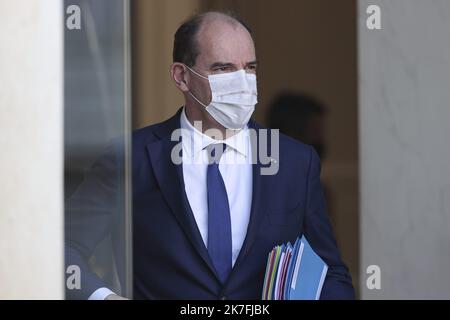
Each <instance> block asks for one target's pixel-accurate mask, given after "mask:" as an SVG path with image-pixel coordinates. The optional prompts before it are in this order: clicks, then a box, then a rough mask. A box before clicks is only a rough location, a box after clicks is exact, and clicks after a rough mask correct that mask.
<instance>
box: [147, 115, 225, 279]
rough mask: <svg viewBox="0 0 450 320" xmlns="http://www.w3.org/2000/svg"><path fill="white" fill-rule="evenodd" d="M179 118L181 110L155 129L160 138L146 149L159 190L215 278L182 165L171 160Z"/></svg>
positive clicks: (176, 142)
mask: <svg viewBox="0 0 450 320" xmlns="http://www.w3.org/2000/svg"><path fill="white" fill-rule="evenodd" d="M179 119H180V111H179V112H177V114H176V115H175V116H174V117H172V118H171V119H169V120H168V121H166V122H165V123H164V124H165V125H163V126H161V127H160V128H159V129H158V130H156V131H155V134H156V135H157V136H158V137H160V139H159V140H157V141H156V142H153V143H150V144H148V145H147V152H148V155H149V157H150V161H151V164H152V167H153V170H154V174H155V177H156V180H157V181H158V184H159V187H160V189H161V193H162V194H163V197H164V199H165V200H166V203H167V204H168V206H169V207H170V209H171V212H172V213H173V214H174V216H175V218H176V220H177V221H178V223H179V225H180V227H181V228H182V229H183V231H184V232H185V234H186V236H187V238H188V239H189V240H190V241H191V243H192V245H193V246H194V248H195V249H196V250H197V252H198V253H199V255H200V256H201V258H202V259H203V260H204V261H205V263H206V264H207V265H208V266H209V268H210V269H211V271H212V272H213V273H214V274H215V275H216V277H217V274H216V272H215V269H214V267H213V264H212V261H211V258H210V257H209V254H208V251H207V249H206V247H205V245H204V243H203V239H202V237H201V234H200V231H199V230H198V226H197V223H196V222H195V218H194V215H193V213H192V210H191V209H190V206H189V201H188V200H187V197H186V194H185V189H184V181H183V168H182V164H175V163H173V161H172V159H171V153H172V150H173V148H174V147H175V146H176V144H178V143H181V141H180V142H179V141H171V134H172V132H173V130H175V129H178V128H180V122H179Z"/></svg>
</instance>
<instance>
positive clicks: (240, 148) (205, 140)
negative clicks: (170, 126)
mask: <svg viewBox="0 0 450 320" xmlns="http://www.w3.org/2000/svg"><path fill="white" fill-rule="evenodd" d="M185 109H186V107H183V110H182V112H181V115H180V126H181V129H182V133H181V134H182V143H183V151H186V152H187V153H188V155H189V156H191V157H192V156H194V157H195V156H198V154H199V153H200V152H201V151H202V150H203V149H204V148H206V147H207V146H209V145H210V144H215V143H224V144H226V145H227V146H228V147H231V149H233V150H235V151H237V152H239V153H240V154H242V155H243V156H244V157H247V156H248V154H249V148H250V140H249V132H248V126H247V125H246V126H245V127H244V128H242V129H241V130H239V132H238V133H236V134H234V135H233V136H231V137H229V138H228V139H225V140H215V139H213V138H211V137H210V136H208V135H206V134H204V133H203V132H201V131H200V130H198V129H197V128H195V127H194V126H193V125H192V124H191V122H190V121H189V120H188V118H187V116H186V112H185Z"/></svg>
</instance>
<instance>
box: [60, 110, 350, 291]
mask: <svg viewBox="0 0 450 320" xmlns="http://www.w3.org/2000/svg"><path fill="white" fill-rule="evenodd" d="M180 112H181V109H180V110H179V111H178V112H177V113H176V115H174V116H173V117H172V118H170V119H168V120H166V121H164V122H162V123H159V124H155V125H151V126H148V127H145V128H143V129H139V130H136V131H135V132H134V133H133V140H132V163H133V165H132V167H133V170H132V182H133V269H134V270H133V271H134V272H133V277H134V279H133V284H134V298H135V299H225V298H226V299H260V298H261V293H262V286H263V280H264V273H265V267H266V262H267V256H268V253H269V252H270V251H271V250H272V248H273V247H274V246H275V245H278V244H282V243H286V242H288V241H291V243H293V242H294V241H295V239H296V238H297V237H298V236H299V235H302V234H304V235H305V236H306V237H307V239H308V241H309V243H310V244H311V246H312V247H313V249H314V250H315V251H316V253H317V254H319V255H320V256H321V257H322V258H323V260H324V261H325V262H326V263H327V264H328V266H329V269H328V273H327V276H326V279H325V282H324V286H323V289H322V294H321V299H353V298H354V290H353V286H352V282H351V278H350V275H349V272H348V269H347V267H346V266H345V265H344V263H343V262H342V260H341V258H340V255H339V252H338V248H337V246H336V241H335V238H334V236H333V232H332V230H331V226H330V223H329V219H328V216H327V212H326V205H325V202H324V197H323V193H322V188H321V184H320V162H319V158H318V156H317V155H316V153H315V151H314V150H313V148H312V147H310V146H307V145H305V144H302V143H300V142H298V141H296V140H294V139H291V138H289V137H287V136H285V135H282V134H280V143H279V159H278V164H279V170H278V173H277V174H275V175H261V174H260V169H261V167H263V166H264V165H263V164H262V163H261V162H260V161H258V163H256V164H254V165H253V196H252V206H251V213H250V221H249V225H248V229H247V235H246V238H245V241H244V243H243V246H242V248H241V251H240V254H239V256H238V258H237V260H236V263H235V265H234V267H233V270H232V272H231V274H230V276H229V278H228V280H227V282H226V283H225V284H221V282H220V280H219V278H218V277H217V274H216V272H215V270H214V267H213V264H212V262H211V259H210V257H209V255H208V251H207V248H206V247H205V245H204V243H203V240H202V237H201V235H200V232H199V230H198V228H197V225H196V222H195V219H194V216H193V213H192V211H191V209H190V206H189V203H188V201H187V197H186V194H185V191H184V183H183V175H182V165H176V164H174V163H173V162H172V161H171V150H172V148H173V146H174V145H175V144H176V143H178V142H177V141H171V134H172V132H173V130H175V129H177V128H179V127H180ZM249 127H250V128H253V129H256V130H258V129H261V127H260V126H259V125H258V124H256V123H255V122H254V121H252V120H251V121H250V122H249ZM118 150H120V147H119V148H117V147H115V148H112V149H111V152H110V153H107V154H106V155H105V156H103V157H101V158H100V159H99V160H98V161H97V162H96V164H95V165H94V166H93V168H92V170H91V172H90V173H89V174H88V175H87V178H86V179H85V181H84V182H83V184H82V185H81V186H80V187H79V188H78V190H77V191H76V193H75V194H74V196H73V197H72V199H71V200H70V204H69V206H68V208H67V210H68V213H67V214H66V220H67V221H66V226H67V228H66V264H67V265H70V264H77V265H79V266H80V267H81V269H82V275H83V277H82V281H81V284H82V287H81V290H68V291H67V297H68V298H79V299H86V298H87V297H88V296H89V295H90V294H91V293H92V292H93V291H95V290H96V289H97V288H99V287H102V286H105V284H104V283H103V282H102V280H100V279H99V278H98V277H97V276H96V275H95V274H94V273H92V272H90V271H89V269H88V267H87V264H86V261H87V259H88V258H89V256H90V255H91V254H92V251H93V250H94V249H95V247H96V245H97V244H98V242H99V241H100V240H101V239H102V238H104V237H105V236H106V235H107V234H108V233H110V234H112V240H113V242H114V241H119V240H118V239H119V238H120V237H121V236H123V235H122V234H120V231H118V230H115V229H114V228H112V227H111V226H112V225H114V223H111V219H116V220H117V219H118V218H117V217H116V218H115V216H116V214H114V203H112V202H113V201H111V199H114V193H116V192H118V190H120V188H121V184H123V181H122V182H121V181H118V180H117V179H114V178H112V177H114V176H117V175H116V173H117V170H118V169H117V168H118V167H120V160H118V159H120V157H118V156H117V153H118V152H119V153H120V151H118ZM93 195H95V197H94V196H93ZM115 222H116V223H117V222H118V223H119V224H120V221H115ZM117 248H121V246H120V244H118V245H117ZM119 250H121V249H119ZM122 253H123V252H122ZM117 254H119V255H120V254H121V253H120V252H119V253H117ZM117 263H118V264H117V268H118V269H119V274H120V270H121V269H122V268H123V265H122V264H121V262H120V261H118V262H117Z"/></svg>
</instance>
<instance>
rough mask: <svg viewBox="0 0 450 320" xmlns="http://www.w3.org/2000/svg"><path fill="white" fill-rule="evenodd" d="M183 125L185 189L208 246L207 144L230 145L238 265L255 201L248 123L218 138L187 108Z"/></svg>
mask: <svg viewBox="0 0 450 320" xmlns="http://www.w3.org/2000/svg"><path fill="white" fill-rule="evenodd" d="M180 125H181V129H182V131H181V137H182V148H183V149H182V150H183V152H182V160H183V164H182V165H183V179H184V187H185V192H186V196H187V198H188V201H189V205H190V206H191V209H192V212H193V214H194V218H195V221H196V223H197V227H198V229H199V231H200V234H201V236H202V239H203V242H204V244H205V246H206V247H207V246H208V201H207V188H206V172H207V168H208V155H207V151H206V149H205V148H206V147H207V146H209V145H210V144H216V143H225V144H226V145H227V148H226V150H225V152H224V153H223V154H222V157H221V158H220V161H219V171H220V174H221V175H222V178H223V181H224V183H225V188H226V190H227V195H228V203H229V206H230V217H231V241H232V265H233V266H234V263H235V262H236V259H237V257H238V255H239V252H240V250H241V247H242V244H243V243H244V239H245V236H246V234H247V227H248V222H249V219H250V210H251V205H252V187H253V171H252V164H251V160H252V148H251V144H250V135H249V132H248V131H249V130H248V127H247V126H246V127H245V128H243V129H242V130H240V131H239V132H238V133H236V134H235V135H233V136H231V137H230V138H228V139H225V140H215V139H213V138H211V137H209V136H208V135H206V134H203V133H202V132H201V131H199V130H197V128H195V127H194V126H193V125H192V124H191V123H190V122H189V120H188V118H187V117H186V113H185V109H184V108H183V111H182V112H181V117H180ZM113 293H114V292H112V291H111V290H109V289H108V288H99V289H97V290H96V291H94V293H92V294H91V296H90V297H89V300H104V299H105V298H106V297H107V296H108V295H110V294H113Z"/></svg>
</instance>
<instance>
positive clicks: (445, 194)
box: [358, 0, 450, 299]
mask: <svg viewBox="0 0 450 320" xmlns="http://www.w3.org/2000/svg"><path fill="white" fill-rule="evenodd" d="M371 4H375V5H379V6H380V8H381V22H382V23H381V27H382V29H381V30H368V29H367V28H366V17H367V16H368V14H367V13H366V9H367V7H368V6H369V5H371ZM358 10H359V14H358V15H359V22H358V23H359V25H358V31H359V37H358V41H359V44H358V45H359V52H358V53H359V77H360V78H359V85H360V92H359V130H360V136H359V140H360V169H361V172H360V179H361V181H360V182H361V183H360V186H361V213H360V215H361V216H360V223H361V226H360V235H361V265H360V267H361V268H360V270H361V282H360V283H361V293H362V296H361V297H362V298H366V299H367V298H369V299H378V298H386V299H391V298H394V299H399V298H400V299H411V298H413V299H414V298H426V299H428V298H446V299H449V298H450V277H449V270H450V36H449V34H450V20H449V19H448V17H449V16H450V1H448V0H432V1H422V0H395V1H380V0H370V1H369V0H359V8H358ZM369 265H378V266H379V267H380V268H381V289H380V290H376V289H374V290H369V289H368V288H367V287H366V279H367V275H366V274H365V271H366V268H367V267H368V266H369Z"/></svg>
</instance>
